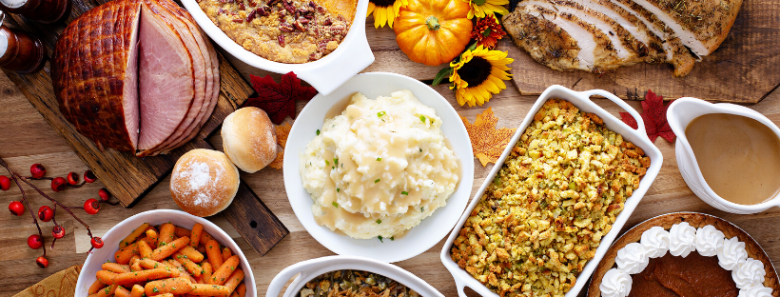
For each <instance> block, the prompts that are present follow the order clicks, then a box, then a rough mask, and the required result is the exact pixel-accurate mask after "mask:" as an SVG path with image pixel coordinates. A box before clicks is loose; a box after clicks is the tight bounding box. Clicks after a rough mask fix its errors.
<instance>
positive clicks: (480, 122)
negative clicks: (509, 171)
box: [460, 107, 515, 167]
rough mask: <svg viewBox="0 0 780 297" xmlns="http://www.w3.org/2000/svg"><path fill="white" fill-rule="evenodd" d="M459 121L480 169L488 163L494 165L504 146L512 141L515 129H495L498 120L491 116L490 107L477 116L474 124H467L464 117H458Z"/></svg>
mask: <svg viewBox="0 0 780 297" xmlns="http://www.w3.org/2000/svg"><path fill="white" fill-rule="evenodd" d="M460 119H461V120H462V121H463V125H465V126H466V131H467V132H468V133H469V138H471V149H472V150H473V151H474V156H476V157H477V159H479V162H481V163H482V167H485V166H487V164H488V163H496V160H498V157H500V156H501V153H502V152H504V149H505V148H506V145H507V144H509V140H510V139H512V134H514V133H515V129H509V128H501V129H496V123H498V118H497V117H496V116H494V115H493V108H492V107H489V108H488V109H486V110H485V111H483V112H482V113H481V114H478V115H477V118H476V119H475V120H474V124H471V123H469V120H468V119H466V118H465V117H460Z"/></svg>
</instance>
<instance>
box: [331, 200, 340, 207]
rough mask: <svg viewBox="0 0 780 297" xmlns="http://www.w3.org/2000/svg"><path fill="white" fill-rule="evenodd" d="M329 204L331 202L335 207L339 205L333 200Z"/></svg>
mask: <svg viewBox="0 0 780 297" xmlns="http://www.w3.org/2000/svg"><path fill="white" fill-rule="evenodd" d="M331 204H333V206H335V207H339V203H338V202H335V201H334V202H333V203H331Z"/></svg>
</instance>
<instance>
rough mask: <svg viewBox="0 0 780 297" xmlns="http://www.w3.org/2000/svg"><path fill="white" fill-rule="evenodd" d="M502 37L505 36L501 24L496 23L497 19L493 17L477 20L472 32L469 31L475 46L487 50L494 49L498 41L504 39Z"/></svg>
mask: <svg viewBox="0 0 780 297" xmlns="http://www.w3.org/2000/svg"><path fill="white" fill-rule="evenodd" d="M504 36H506V32H504V29H502V28H501V24H499V23H498V18H496V16H495V15H490V16H487V17H485V18H484V19H478V20H477V24H476V25H475V26H474V30H473V31H471V39H473V40H475V41H476V42H477V45H481V46H484V47H486V48H489V49H493V48H495V47H496V44H497V43H498V40H499V39H502V38H504Z"/></svg>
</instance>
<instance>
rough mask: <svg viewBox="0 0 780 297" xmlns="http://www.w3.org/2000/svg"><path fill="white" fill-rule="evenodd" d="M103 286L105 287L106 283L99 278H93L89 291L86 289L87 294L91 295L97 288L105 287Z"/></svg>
mask: <svg viewBox="0 0 780 297" xmlns="http://www.w3.org/2000/svg"><path fill="white" fill-rule="evenodd" d="M105 287H106V284H104V283H101V282H100V280H95V282H94V283H92V285H91V286H89V291H87V293H88V294H89V295H92V294H95V293H97V291H98V290H100V289H102V288H105Z"/></svg>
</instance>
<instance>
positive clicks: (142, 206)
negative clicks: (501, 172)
mask: <svg viewBox="0 0 780 297" xmlns="http://www.w3.org/2000/svg"><path fill="white" fill-rule="evenodd" d="M367 23H368V25H367V33H368V36H369V43H370V44H371V47H372V49H373V50H374V54H375V56H376V57H377V61H376V62H375V63H374V64H373V65H371V66H370V67H369V68H368V69H366V71H389V72H397V73H401V74H405V75H409V76H412V77H415V78H418V79H421V80H429V79H432V78H433V76H434V75H435V73H436V72H437V71H438V69H440V68H441V67H428V66H424V65H422V64H416V63H412V62H411V61H409V60H408V59H407V58H406V56H405V55H404V54H403V53H402V52H401V51H400V50H399V49H398V46H397V45H396V43H395V36H394V34H393V32H392V30H391V29H388V28H384V29H379V30H376V29H374V28H373V26H372V25H373V19H371V18H369V20H368V21H367ZM508 46H513V45H511V44H510V43H509V42H505V41H503V42H502V43H501V45H500V47H501V48H504V49H506V47H508ZM231 60H232V61H233V63H234V65H236V67H237V68H238V69H239V71H240V72H241V73H242V74H243V75H244V76H245V77H246V78H247V79H248V78H249V74H254V75H265V74H267V73H265V72H263V71H260V70H257V69H253V68H251V67H249V66H247V65H245V64H243V63H241V62H240V61H237V60H235V59H231ZM515 66H516V65H515ZM274 77H275V78H276V79H277V80H278V78H279V76H278V75H274ZM670 79H672V78H671V75H670ZM507 83H508V85H507V89H506V90H505V91H503V92H502V93H500V94H498V95H496V96H494V97H493V99H492V100H491V101H490V102H489V103H487V104H485V105H484V106H481V107H474V108H464V107H458V106H457V103H456V101H455V96H454V93H453V91H451V90H449V89H448V88H447V85H440V86H437V87H435V89H436V90H437V91H439V92H440V93H441V94H442V95H443V96H444V97H445V98H447V100H449V101H450V103H452V104H453V106H455V108H456V110H457V111H458V113H460V114H461V115H463V116H465V117H467V118H468V119H469V120H470V121H472V122H473V120H474V117H475V116H476V114H478V113H481V112H482V111H484V110H485V109H486V108H488V107H493V111H494V112H495V114H496V116H498V117H499V118H500V121H499V122H498V126H499V127H517V126H519V125H520V122H521V121H522V120H523V118H524V117H525V115H526V113H527V112H528V110H529V109H530V108H531V106H532V105H533V103H534V101H535V100H536V97H535V96H521V95H520V94H519V92H518V90H517V88H516V87H515V86H514V85H513V84H512V83H511V82H507ZM595 101H596V102H597V103H598V104H599V105H601V106H603V107H605V108H606V109H607V110H609V111H610V112H611V113H612V114H614V115H616V116H617V115H618V112H619V111H620V109H619V108H618V107H617V105H615V104H613V103H611V102H609V101H607V100H603V99H602V100H595ZM629 104H630V105H631V106H632V107H634V108H636V109H641V106H640V104H639V102H637V101H631V102H629ZM303 105H304V103H299V104H298V111H300V109H301V108H302V107H303ZM748 107H750V108H753V109H755V110H757V111H759V112H761V113H763V114H764V115H766V116H767V117H769V119H771V120H773V121H774V122H775V123H776V124H780V91H774V92H773V93H771V94H770V95H769V96H767V98H765V99H764V100H763V101H762V102H760V103H758V104H755V105H749V106H748ZM287 121H291V120H290V119H289V118H288V119H287ZM218 134H219V133H217V135H214V136H212V138H211V142H212V143H213V144H214V145H215V146H217V147H218V148H220V149H221V139H220V136H219V135H218ZM655 144H656V146H658V147H659V148H660V149H661V152H662V153H663V155H664V163H663V167H662V169H661V173H660V174H659V175H658V178H656V180H655V183H653V185H652V187H651V188H650V190H649V191H648V192H647V194H646V195H645V196H644V198H643V201H642V202H641V203H640V204H639V207H638V208H637V209H636V211H635V212H634V213H633V215H632V216H631V219H630V220H629V222H628V224H627V225H626V226H627V227H631V226H633V225H635V224H637V223H639V222H641V221H644V220H646V219H649V218H651V217H654V216H657V215H661V214H665V213H669V212H676V211H699V212H705V213H709V214H713V215H716V216H720V217H722V218H725V219H727V220H729V221H731V222H734V223H735V224H737V225H738V226H740V227H742V228H743V229H745V230H746V231H747V232H748V233H750V234H751V235H752V236H753V237H754V238H755V239H756V240H757V241H758V242H759V243H760V244H761V245H762V246H763V247H764V249H765V250H766V252H767V253H768V254H769V256H770V257H771V258H772V259H774V260H775V261H780V245H778V244H777V242H778V241H779V240H780V229H778V228H777V226H778V225H780V210H778V209H777V208H773V209H770V210H768V211H766V212H762V213H758V214H753V215H735V214H728V213H724V212H721V211H718V210H716V209H714V208H712V207H710V206H709V205H707V204H705V203H704V202H702V201H701V200H699V198H697V197H696V196H695V195H694V194H693V193H692V192H691V190H690V189H689V188H688V187H687V186H686V184H685V182H684V181H683V179H682V176H680V172H679V170H678V168H677V162H676V160H675V156H674V145H673V144H672V143H669V142H667V141H666V140H664V139H662V138H660V137H659V138H658V139H657V140H656V142H655ZM0 156H2V157H3V159H5V160H6V161H7V162H8V163H9V164H10V166H11V167H12V168H14V169H15V170H16V171H18V172H20V173H22V174H27V172H28V169H29V166H30V165H32V164H33V163H41V164H43V165H44V166H46V168H47V170H48V173H47V174H48V176H65V175H66V174H67V173H68V172H70V171H75V172H79V173H83V172H84V171H85V170H87V168H86V166H85V165H84V164H83V163H82V162H81V160H80V159H79V158H78V157H77V156H76V154H75V153H73V151H71V149H70V147H68V145H67V144H66V143H65V141H63V140H62V139H61V138H60V137H59V136H58V135H57V134H56V133H55V132H54V130H52V128H51V127H49V125H48V124H47V123H46V121H45V120H44V119H43V117H41V115H40V114H39V113H38V112H37V111H36V110H35V109H34V108H33V107H32V105H30V103H29V102H28V101H27V99H26V98H25V97H24V95H22V94H21V93H20V92H19V90H18V89H17V88H16V86H15V85H14V84H13V83H12V82H11V81H9V80H8V77H6V76H5V74H2V73H0ZM474 162H475V168H476V170H475V175H476V176H475V179H474V188H473V191H475V192H476V191H477V189H478V187H479V186H480V185H481V184H482V182H483V180H484V178H485V176H486V175H487V173H488V172H489V170H490V169H491V168H492V166H493V164H489V165H488V166H487V167H482V165H481V164H480V163H479V162H478V161H477V160H476V159H475V160H474ZM0 174H3V175H7V173H6V172H0ZM242 177H243V180H244V181H246V183H248V184H249V186H250V187H251V188H252V189H253V190H254V191H255V192H256V193H257V194H258V196H259V197H260V198H261V199H262V200H263V202H264V203H265V204H266V205H267V206H268V207H269V208H270V209H271V210H272V211H273V212H274V213H275V214H276V215H277V216H278V217H279V218H280V219H281V220H282V222H283V223H284V224H285V226H287V228H288V229H289V230H290V234H289V235H288V236H287V237H286V238H285V239H284V240H282V242H281V243H279V245H277V246H276V247H275V248H274V249H272V250H271V251H270V252H269V253H268V254H267V255H265V256H264V257H260V256H259V254H257V253H256V252H254V251H253V250H252V249H251V248H250V247H249V246H248V245H247V244H246V242H245V241H244V240H243V239H241V238H240V237H239V235H238V233H237V232H236V230H235V229H234V228H233V227H232V226H231V225H230V224H229V223H228V222H227V220H226V219H225V218H224V217H223V216H221V215H216V216H214V217H211V218H209V219H210V220H211V221H213V222H214V223H216V224H217V225H219V226H220V227H222V228H223V229H224V230H225V231H226V232H227V233H228V234H230V235H231V236H232V237H233V238H234V239H235V241H236V242H237V243H238V244H239V246H241V249H242V250H243V252H244V253H245V254H246V256H247V258H248V259H249V262H250V264H251V266H252V269H253V271H254V275H255V278H256V280H257V286H258V292H259V295H258V296H264V295H265V290H266V288H267V286H268V283H269V282H270V281H271V279H273V277H274V276H275V275H276V274H277V273H278V272H279V271H281V270H282V269H283V268H285V267H287V266H289V265H292V264H295V263H297V262H300V261H303V260H307V259H312V258H317V257H322V256H329V255H333V253H332V252H330V251H329V250H327V249H326V248H324V247H323V246H322V245H320V244H319V243H317V241H315V240H314V239H313V238H312V237H311V236H310V235H309V234H308V233H307V232H306V231H305V230H304V229H303V227H302V225H301V224H300V222H299V221H298V219H297V218H296V217H295V214H294V213H293V211H292V208H291V207H290V204H289V203H288V201H287V195H286V194H285V190H284V184H283V182H282V171H281V170H275V169H271V168H266V169H263V170H261V171H259V172H257V173H254V174H246V173H242ZM169 181H170V179H169V178H167V179H165V180H164V181H162V182H161V183H160V184H159V185H158V186H157V187H156V188H154V189H153V190H152V191H151V192H150V193H149V194H148V195H147V196H146V197H145V198H143V199H142V200H141V201H140V202H139V203H138V204H136V205H135V206H134V207H133V208H129V209H125V208H123V207H121V206H110V205H105V206H103V209H101V211H100V213H98V214H97V215H92V216H90V215H87V214H86V213H84V212H83V211H82V210H77V211H76V213H77V214H79V215H80V218H82V219H83V220H84V221H85V222H86V223H87V224H89V225H90V228H91V229H92V232H93V233H95V235H98V236H101V235H103V234H104V233H105V232H106V231H108V229H110V228H111V227H112V226H114V225H115V224H117V223H119V222H120V221H122V220H123V219H125V218H127V217H129V216H131V215H133V214H136V213H139V212H142V211H146V210H151V209H160V208H173V209H176V208H178V207H177V206H176V204H174V203H173V200H171V198H170V194H169V190H168V189H169ZM36 183H37V184H38V185H39V186H40V187H41V188H42V189H44V190H45V191H46V192H47V193H51V190H49V182H48V181H38V182H36ZM100 188H101V185H100V183H99V182H97V183H94V184H89V185H86V186H84V187H81V188H77V189H74V188H70V189H67V190H65V191H63V192H60V193H53V194H52V197H54V198H55V199H58V200H59V201H60V202H62V203H64V204H65V205H69V206H81V205H83V203H84V201H85V200H86V199H89V198H97V192H98V189H100ZM27 192H28V197H31V200H30V202H31V203H32V205H34V206H33V207H34V210H35V211H37V209H38V207H40V206H42V205H49V204H47V202H48V201H47V200H45V199H44V198H42V197H40V196H38V195H37V194H35V193H33V192H32V190H31V189H27ZM20 199H21V194H20V193H19V191H18V189H16V188H12V189H11V190H9V191H6V192H0V207H2V208H5V207H6V205H8V203H9V202H10V201H12V200H20ZM0 213H1V214H0V297H4V296H12V295H14V294H16V293H18V292H20V291H21V290H23V289H24V288H26V287H28V286H30V285H33V284H35V283H37V282H38V281H40V280H42V279H44V278H46V277H47V276H49V275H51V274H53V273H55V272H57V271H60V270H62V269H65V268H67V267H69V266H71V265H79V264H82V263H83V261H84V259H85V258H86V252H87V250H88V249H89V240H88V237H87V235H86V229H85V228H83V227H82V226H81V225H79V224H78V223H77V222H76V221H75V220H73V219H72V218H71V217H69V216H66V215H64V214H60V215H58V216H57V218H58V221H59V222H60V223H61V224H62V225H63V226H64V227H65V229H66V232H67V235H66V236H65V238H63V239H61V240H58V241H57V244H56V246H55V248H54V249H53V250H51V249H50V250H49V251H48V255H49V262H50V265H49V267H48V268H45V269H41V268H38V266H37V265H36V264H35V258H37V257H38V256H39V255H40V250H31V249H30V248H28V247H27V242H26V240H27V237H28V236H30V235H32V234H35V233H37V231H36V228H35V225H34V224H33V223H32V219H31V218H30V217H29V215H28V214H25V215H23V216H20V217H16V216H12V215H10V214H8V213H7V212H5V211H2V212H0ZM51 227H52V224H51V223H42V228H43V232H44V235H46V242H47V243H50V242H51V235H50V232H49V230H51ZM443 243H444V240H442V241H441V242H439V244H437V245H436V246H434V247H433V248H431V249H430V250H428V251H426V252H425V253H423V254H421V255H419V256H417V257H414V258H412V259H410V260H406V261H403V262H400V263H397V265H398V266H400V267H402V268H404V269H407V270H409V271H411V272H412V273H414V274H415V275H417V276H419V277H420V278H422V279H423V280H425V281H427V282H428V283H430V284H431V285H433V286H434V287H436V288H437V289H438V290H439V291H441V293H442V294H444V295H445V296H457V293H456V291H455V286H454V282H453V280H452V276H450V274H449V273H448V272H447V270H446V269H445V268H444V266H443V265H442V264H441V262H440V261H439V253H440V251H441V248H442V245H443ZM775 268H776V269H777V268H780V267H778V266H775Z"/></svg>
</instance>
